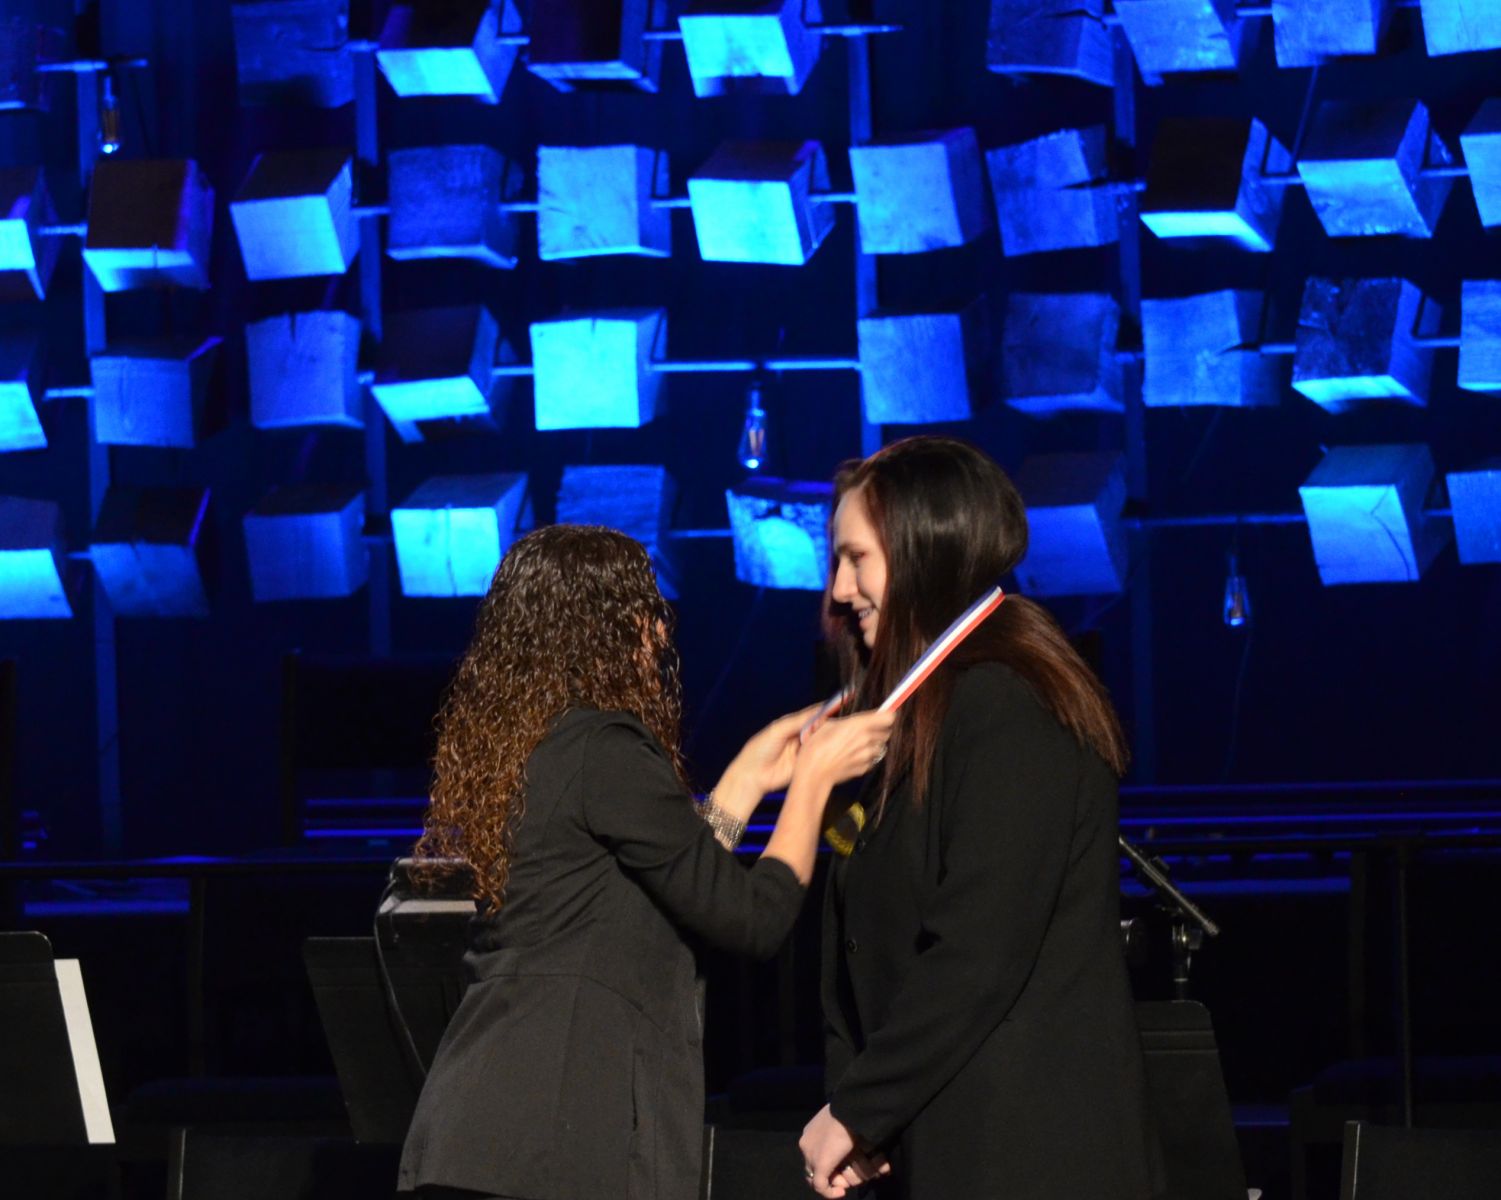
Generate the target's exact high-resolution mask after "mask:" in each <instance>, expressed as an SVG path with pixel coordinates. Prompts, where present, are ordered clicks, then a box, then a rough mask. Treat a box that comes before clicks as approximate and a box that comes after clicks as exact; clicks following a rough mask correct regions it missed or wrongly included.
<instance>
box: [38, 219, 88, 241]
mask: <svg viewBox="0 0 1501 1200" xmlns="http://www.w3.org/2000/svg"><path fill="white" fill-rule="evenodd" d="M37 233H38V234H40V235H41V236H42V237H80V238H81V237H88V235H89V226H88V223H87V222H86V221H79V222H78V223H77V224H76V225H38V226H37Z"/></svg>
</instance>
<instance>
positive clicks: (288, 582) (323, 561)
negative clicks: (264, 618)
mask: <svg viewBox="0 0 1501 1200" xmlns="http://www.w3.org/2000/svg"><path fill="white" fill-rule="evenodd" d="M243 524H244V530H245V551H246V554H247V555H248V557H249V562H250V591H251V595H252V596H254V598H255V600H256V602H257V603H263V602H268V601H276V600H336V599H340V598H342V597H344V596H348V595H351V594H352V593H354V592H356V591H358V590H359V589H360V588H361V587H363V586H364V584H365V579H366V575H367V572H368V569H369V568H368V559H367V555H366V553H365V544H364V541H363V533H364V527H365V494H364V492H362V491H360V490H359V489H358V488H357V487H353V486H339V485H333V484H314V483H304V484H293V485H291V486H287V487H279V488H275V489H274V490H273V491H272V492H271V493H270V494H269V495H267V496H266V497H265V498H264V499H263V500H262V501H261V502H260V503H259V504H257V505H256V506H255V508H253V509H252V510H251V511H250V512H248V513H246V514H245V519H244V522H243Z"/></svg>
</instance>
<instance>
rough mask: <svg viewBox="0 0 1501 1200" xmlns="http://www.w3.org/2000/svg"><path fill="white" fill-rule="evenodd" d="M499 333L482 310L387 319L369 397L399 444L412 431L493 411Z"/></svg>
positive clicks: (430, 311) (412, 436) (414, 434)
mask: <svg viewBox="0 0 1501 1200" xmlns="http://www.w3.org/2000/svg"><path fill="white" fill-rule="evenodd" d="M499 336H500V334H499V327H498V326H497V325H496V323H495V318H494V317H493V316H491V315H490V312H489V310H488V309H486V308H482V307H481V306H479V305H477V304H476V305H467V306H462V307H458V308H422V309H413V310H410V311H408V312H399V313H392V314H391V315H390V316H388V317H387V319H386V329H385V337H384V338H383V339H382V341H381V345H380V354H379V360H378V365H377V367H376V371H375V382H374V383H372V384H371V385H370V393H371V395H372V396H374V397H375V402H376V403H377V404H379V405H380V407H381V409H382V411H383V412H384V413H385V414H386V417H387V419H389V420H390V422H391V424H392V425H393V426H395V428H396V430H397V432H398V434H400V435H401V437H402V440H403V441H414V440H418V439H419V438H420V436H421V435H420V433H419V432H418V431H417V429H416V425H417V423H418V422H421V421H436V420H444V419H449V418H454V417H483V416H488V415H489V414H490V413H491V411H492V407H491V405H492V394H493V375H494V367H495V352H496V343H497V341H498V339H499Z"/></svg>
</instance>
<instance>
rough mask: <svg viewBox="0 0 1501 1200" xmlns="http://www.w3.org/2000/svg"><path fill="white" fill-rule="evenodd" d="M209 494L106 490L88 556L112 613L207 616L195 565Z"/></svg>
mask: <svg viewBox="0 0 1501 1200" xmlns="http://www.w3.org/2000/svg"><path fill="white" fill-rule="evenodd" d="M208 499H209V494H208V491H207V489H204V488H124V487H112V488H110V489H109V491H108V492H106V493H105V496H104V504H103V505H102V506H101V508H100V510H99V519H98V520H97V521H96V522H95V524H94V537H93V540H92V541H91V542H90V543H89V561H90V562H92V563H93V564H94V571H95V573H96V574H97V575H98V576H99V583H100V585H101V586H102V587H103V588H104V594H105V596H106V597H108V599H109V606H110V608H112V609H114V611H115V615H116V616H121V617H206V616H208V593H207V592H206V591H204V587H203V575H202V572H201V571H200V569H199V564H198V548H199V541H200V538H201V535H202V532H203V522H204V517H205V515H206V514H207V512H208Z"/></svg>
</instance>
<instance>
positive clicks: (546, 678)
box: [413, 525, 683, 912]
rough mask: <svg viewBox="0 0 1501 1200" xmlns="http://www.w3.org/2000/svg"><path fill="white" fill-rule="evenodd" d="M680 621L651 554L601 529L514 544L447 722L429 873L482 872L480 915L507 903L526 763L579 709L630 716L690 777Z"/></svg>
mask: <svg viewBox="0 0 1501 1200" xmlns="http://www.w3.org/2000/svg"><path fill="white" fill-rule="evenodd" d="M672 624H673V616H672V610H671V609H670V608H669V607H668V605H667V602H666V601H665V600H663V598H662V593H661V592H660V591H658V589H657V583H656V577H655V574H654V573H653V570H652V565H651V558H650V557H649V556H648V554H647V552H646V549H645V547H643V546H642V545H641V544H640V543H639V542H636V541H634V540H633V539H631V538H628V537H626V536H625V535H624V534H623V533H619V532H617V531H616V530H613V529H607V528H604V527H602V526H596V525H550V526H547V527H545V528H543V529H538V530H536V531H535V532H533V533H530V534H527V535H526V536H525V537H523V538H521V539H520V540H519V541H517V542H516V543H515V545H513V546H512V547H511V549H510V550H509V551H508V552H507V554H506V556H505V558H504V560H502V562H501V564H500V569H499V570H497V571H496V572H495V578H494V579H493V580H492V581H491V583H490V590H489V591H488V592H486V593H485V597H484V599H483V600H482V601H480V606H479V613H478V615H477V616H476V618H475V623H474V637H473V639H472V640H471V641H470V643H469V648H468V649H467V650H466V651H465V652H464V657H463V658H462V659H461V660H460V662H459V667H458V672H457V674H456V675H455V677H454V680H453V683H452V684H451V685H450V687H449V689H448V693H447V695H446V697H445V699H444V701H443V706H442V710H441V711H440V712H439V714H438V750H437V755H436V758H435V760H434V764H433V786H432V797H431V801H430V803H429V805H428V809H427V815H426V818H425V820H424V822H423V833H422V837H421V838H420V839H418V841H417V845H416V847H415V849H414V851H413V853H414V855H415V856H416V858H417V860H418V869H419V873H425V874H427V875H429V877H431V876H433V875H435V874H440V873H442V871H443V864H442V862H441V861H440V860H447V862H448V863H450V864H452V863H453V862H454V861H455V860H458V861H461V862H464V863H467V864H468V865H469V866H470V868H471V869H472V870H473V888H472V891H473V895H474V898H475V900H476V901H477V902H478V904H479V906H480V909H481V911H491V912H493V911H495V910H498V909H499V908H500V906H501V905H502V904H503V903H504V900H505V890H506V881H507V879H508V877H509V875H510V868H511V859H512V855H513V852H514V849H515V836H516V830H517V828H518V826H519V824H520V822H521V820H522V818H523V815H524V807H525V797H526V763H527V759H528V758H529V757H530V756H531V753H532V751H533V750H534V749H536V747H537V744H538V743H539V742H541V740H542V738H543V737H544V736H545V735H546V733H547V731H548V728H549V727H550V726H551V725H552V723H553V721H554V720H556V719H557V718H558V717H559V716H561V715H562V714H563V713H564V712H567V711H568V710H569V709H573V708H596V709H601V710H605V711H616V712H628V713H631V714H632V715H634V716H636V717H638V718H639V719H640V720H641V722H642V723H643V724H644V725H645V726H646V727H647V728H648V729H649V730H651V732H652V733H653V734H654V735H655V736H656V738H657V740H658V741H659V742H661V743H662V745H663V747H664V748H665V749H666V750H667V753H668V755H669V757H670V758H671V759H672V762H673V765H674V767H676V769H677V771H678V774H679V776H682V774H683V770H682V758H681V751H680V748H679V726H680V725H681V721H682V693H681V686H680V683H679V679H678V658H677V652H676V650H675V649H674V648H673V644H672V636H671V630H672Z"/></svg>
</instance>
